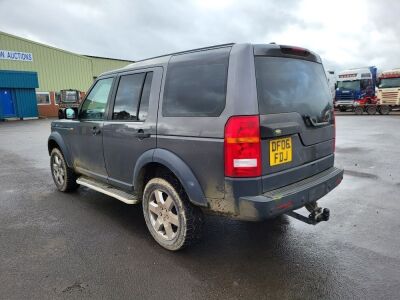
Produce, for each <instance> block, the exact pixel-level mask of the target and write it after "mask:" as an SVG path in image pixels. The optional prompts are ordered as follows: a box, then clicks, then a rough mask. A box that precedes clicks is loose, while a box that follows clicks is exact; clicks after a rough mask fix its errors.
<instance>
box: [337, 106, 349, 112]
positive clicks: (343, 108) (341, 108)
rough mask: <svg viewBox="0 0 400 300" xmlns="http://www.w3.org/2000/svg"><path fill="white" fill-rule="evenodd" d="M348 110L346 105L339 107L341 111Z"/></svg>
mask: <svg viewBox="0 0 400 300" xmlns="http://www.w3.org/2000/svg"><path fill="white" fill-rule="evenodd" d="M346 110H347V108H346V107H342V106H341V107H339V111H340V112H345V111H346Z"/></svg>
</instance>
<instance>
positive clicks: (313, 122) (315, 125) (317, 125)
mask: <svg viewBox="0 0 400 300" xmlns="http://www.w3.org/2000/svg"><path fill="white" fill-rule="evenodd" d="M304 119H306V120H308V121H309V122H310V124H311V125H312V126H314V127H321V126H325V125H329V121H326V122H317V120H315V119H314V118H313V117H310V116H308V115H305V116H304Z"/></svg>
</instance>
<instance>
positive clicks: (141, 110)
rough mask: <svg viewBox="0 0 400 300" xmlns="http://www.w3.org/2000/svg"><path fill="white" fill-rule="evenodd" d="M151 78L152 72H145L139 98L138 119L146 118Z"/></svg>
mask: <svg viewBox="0 0 400 300" xmlns="http://www.w3.org/2000/svg"><path fill="white" fill-rule="evenodd" d="M152 80H153V72H149V73H147V74H146V80H145V82H144V85H143V92H142V99H141V100H140V108H139V120H142V121H144V120H146V118H147V111H148V110H149V100H150V89H151V82H152Z"/></svg>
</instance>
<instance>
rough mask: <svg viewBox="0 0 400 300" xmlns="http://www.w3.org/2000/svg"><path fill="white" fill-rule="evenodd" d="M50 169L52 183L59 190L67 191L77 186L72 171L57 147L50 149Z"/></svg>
mask: <svg viewBox="0 0 400 300" xmlns="http://www.w3.org/2000/svg"><path fill="white" fill-rule="evenodd" d="M50 169H51V175H52V176H53V180H54V183H55V185H56V187H57V189H58V190H59V191H61V192H66V193H67V192H72V191H74V190H76V189H77V188H78V187H79V185H78V184H77V183H76V175H75V173H74V171H73V170H72V169H71V168H69V167H68V166H67V163H66V162H65V159H64V155H63V154H62V152H61V151H60V150H59V149H58V148H54V149H53V150H51V154H50Z"/></svg>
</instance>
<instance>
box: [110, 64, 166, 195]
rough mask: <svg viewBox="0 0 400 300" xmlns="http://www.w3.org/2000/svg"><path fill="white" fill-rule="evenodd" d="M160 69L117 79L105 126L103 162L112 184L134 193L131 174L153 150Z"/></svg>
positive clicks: (138, 71)
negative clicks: (139, 160) (142, 156)
mask: <svg viewBox="0 0 400 300" xmlns="http://www.w3.org/2000/svg"><path fill="white" fill-rule="evenodd" d="M162 72H163V69H162V67H153V68H146V69H142V70H135V71H130V72H125V73H122V74H120V75H119V76H118V77H117V79H116V80H117V81H116V82H117V83H116V87H115V89H114V92H113V97H112V101H111V102H110V104H109V115H108V118H107V120H106V121H105V122H104V128H103V147H104V160H105V164H106V169H107V173H108V180H109V182H110V183H111V184H113V185H115V186H118V187H120V188H122V189H125V190H132V189H133V171H134V167H135V164H136V161H137V159H138V158H139V156H140V155H141V154H143V153H144V152H146V151H147V150H149V149H153V148H155V147H156V123H157V108H158V100H159V94H160V85H161V78H162Z"/></svg>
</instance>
